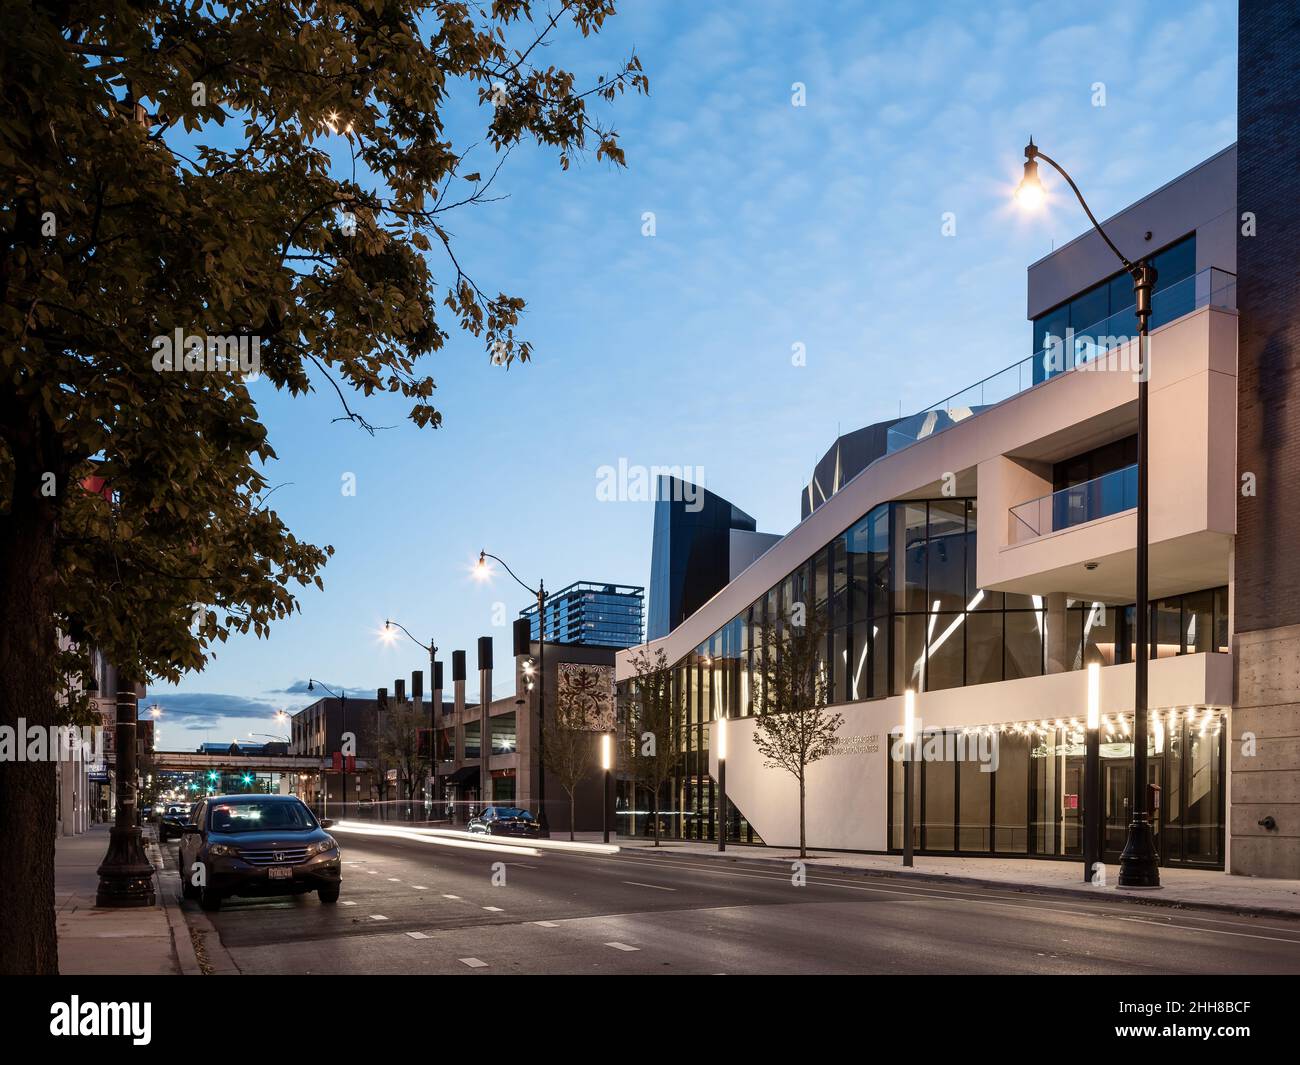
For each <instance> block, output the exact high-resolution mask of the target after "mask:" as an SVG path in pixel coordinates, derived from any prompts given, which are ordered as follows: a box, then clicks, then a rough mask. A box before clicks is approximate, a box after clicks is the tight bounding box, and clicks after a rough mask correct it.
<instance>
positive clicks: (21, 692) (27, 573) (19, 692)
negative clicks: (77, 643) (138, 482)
mask: <svg viewBox="0 0 1300 1065" xmlns="http://www.w3.org/2000/svg"><path fill="white" fill-rule="evenodd" d="M24 474H26V476H24ZM14 483H15V486H16V488H15V492H14V499H13V506H12V509H11V512H10V513H9V514H8V515H4V516H0V725H4V726H9V727H11V728H15V729H16V728H17V726H18V720H19V718H23V719H25V721H26V724H27V727H28V728H29V729H31V728H37V727H39V728H46V727H48V726H50V725H54V724H57V723H59V721H58V719H57V712H56V707H55V697H56V689H55V669H56V662H55V657H54V656H55V653H56V649H57V641H58V635H57V632H56V630H55V626H54V517H53V512H52V508H51V507H50V506H49V503H50V502H51V501H50V500H42V499H40V497H39V496H38V495H37V494H36V492H35V491H31V492H30V495H27V494H26V493H23V492H22V491H21V488H22V487H23V486H24V485H32V486H34V485H36V484H39V474H37V475H33V471H31V470H25V469H22V468H21V466H20V468H19V469H18V470H17V471H16V476H15V478H14ZM60 487H62V486H60ZM56 802H57V796H56V788H55V773H54V763H53V762H52V761H44V762H28V761H21V762H20V761H14V762H10V763H8V764H7V765H5V766H4V767H3V770H0V973H5V974H41V975H53V974H57V973H58V969H59V961H58V941H57V939H56V937H55V924H54V833H55V830H56V827H57V818H56V817H55V808H56Z"/></svg>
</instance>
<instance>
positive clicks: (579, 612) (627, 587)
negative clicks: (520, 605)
mask: <svg viewBox="0 0 1300 1065" xmlns="http://www.w3.org/2000/svg"><path fill="white" fill-rule="evenodd" d="M644 612H645V589H644V588H643V587H640V586H638V585H632V584H596V583H592V582H591V581H576V582H575V583H573V584H570V585H569V586H568V587H567V588H561V589H560V590H559V591H558V592H554V593H552V594H551V595H549V596H548V597H547V599H546V642H547V643H572V644H583V645H586V646H588V647H632V646H635V645H636V644H639V643H640V642H641V638H642V626H643V619H644ZM519 616H520V617H522V618H527V619H528V622H529V631H530V633H531V636H532V639H534V640H536V639H537V632H538V623H537V607H535V606H531V607H529V608H528V609H527V610H521V611H520V612H519Z"/></svg>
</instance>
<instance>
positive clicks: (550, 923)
mask: <svg viewBox="0 0 1300 1065" xmlns="http://www.w3.org/2000/svg"><path fill="white" fill-rule="evenodd" d="M533 924H535V925H537V927H538V928H559V927H560V926H559V925H557V924H556V923H555V922H554V921H534V922H533Z"/></svg>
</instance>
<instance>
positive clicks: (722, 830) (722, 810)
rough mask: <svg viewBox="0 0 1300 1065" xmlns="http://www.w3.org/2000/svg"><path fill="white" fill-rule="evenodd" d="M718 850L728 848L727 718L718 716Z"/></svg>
mask: <svg viewBox="0 0 1300 1065" xmlns="http://www.w3.org/2000/svg"><path fill="white" fill-rule="evenodd" d="M718 795H719V798H718V850H720V851H725V850H726V849H727V820H728V816H727V815H728V814H729V813H730V812H731V811H730V810H729V809H728V808H727V719H726V718H725V717H720V718H718Z"/></svg>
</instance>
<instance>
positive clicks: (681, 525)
mask: <svg viewBox="0 0 1300 1065" xmlns="http://www.w3.org/2000/svg"><path fill="white" fill-rule="evenodd" d="M757 529H758V523H757V522H755V521H754V519H753V518H751V517H750V516H749V515H748V514H746V513H745V512H744V511H743V510H741V509H740V508H739V507H737V506H734V505H733V504H731V503H729V502H728V501H727V500H725V499H723V498H722V497H721V496H719V495H715V494H714V493H712V492H710V491H709V490H708V489H707V488H704V487H702V486H701V485H697V484H691V483H690V482H689V481H683V480H682V479H681V478H680V477H671V476H663V477H660V479H659V483H658V485H657V486H656V494H655V517H654V540H653V544H652V547H651V556H650V616H649V620H648V624H647V626H646V629H647V631H646V639H648V640H657V639H660V638H661V637H664V636H667V635H668V633H670V632H671V631H672V630H673V629H675V628H676V627H677V626H678V625H680V624H681V623H682V622H683V621H685V620H686V619H687V618H688V617H690V616H691V615H692V614H694V613H695V611H697V610H698V609H699V608H700V607H702V606H703V605H704V604H705V603H707V602H708V601H709V600H710V599H712V598H713V596H714V595H716V594H717V593H718V592H720V591H721V590H722V589H723V588H725V587H726V586H727V584H728V583H730V582H731V581H732V580H734V579H735V578H736V577H737V576H739V574H740V573H741V572H742V571H743V570H745V569H746V568H747V567H748V566H749V564H750V563H752V562H753V561H754V560H755V559H756V558H758V557H759V556H760V555H761V554H763V553H764V552H765V551H766V550H767V549H768V548H769V547H771V546H772V545H773V544H774V543H776V541H777V540H779V539H780V537H778V536H775V535H772V534H770V533H760V532H758V531H757Z"/></svg>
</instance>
